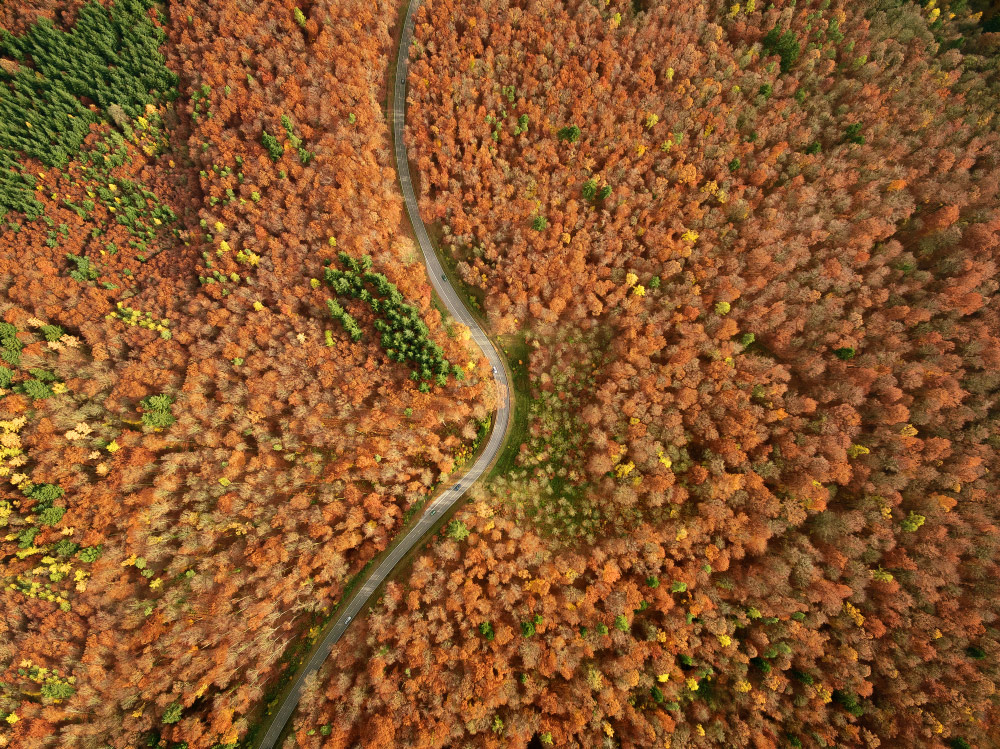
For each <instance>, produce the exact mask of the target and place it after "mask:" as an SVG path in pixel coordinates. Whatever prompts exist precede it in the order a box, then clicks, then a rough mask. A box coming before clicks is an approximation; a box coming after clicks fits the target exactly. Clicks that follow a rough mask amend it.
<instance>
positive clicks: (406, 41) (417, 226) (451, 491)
mask: <svg viewBox="0 0 1000 749" xmlns="http://www.w3.org/2000/svg"><path fill="white" fill-rule="evenodd" d="M419 4H420V0H410V4H409V7H408V8H407V9H406V20H405V21H404V22H403V29H402V33H401V35H400V38H399V50H398V54H397V60H396V85H395V87H394V89H393V96H392V132H393V141H394V142H395V151H396V168H397V170H398V172H399V184H400V187H401V188H402V190H403V199H404V200H405V201H406V210H407V212H408V213H409V215H410V224H411V225H412V226H413V231H414V233H415V234H416V237H417V242H418V243H419V244H420V250H421V252H423V254H424V263H425V264H426V266H427V273H428V275H429V277H430V281H431V285H433V287H434V290H435V291H436V292H437V293H438V296H439V297H441V300H442V301H443V302H444V304H445V306H446V307H447V308H448V311H449V312H450V313H451V316H452V317H453V318H454V319H455V320H456V321H458V322H460V323H462V324H463V325H465V326H467V327H468V328H469V331H470V333H471V334H472V339H473V340H474V341H475V342H476V345H477V346H478V347H479V348H480V350H481V351H482V352H483V354H484V355H485V356H486V358H487V359H489V361H490V364H491V366H492V367H493V372H494V379H495V380H496V384H497V392H498V394H499V397H498V401H499V404H498V408H497V412H496V416H495V417H494V420H493V430H492V431H491V432H490V439H489V441H488V442H487V443H486V447H485V448H484V449H483V451H482V453H480V455H479V457H478V458H477V460H476V462H475V463H474V464H473V465H472V467H471V468H469V470H468V471H467V472H466V474H465V475H464V476H463V477H462V478H461V479H460V480H459V481H458V483H456V484H454V485H452V486H449V487H448V488H446V489H445V490H444V491H443V492H441V494H439V495H438V496H437V498H435V499H434V501H433V502H431V503H430V504H429V505H428V506H427V507H426V508H425V510H424V513H423V515H421V517H420V519H419V520H418V521H417V522H416V523H414V524H413V526H412V527H411V528H410V529H409V530H408V531H407V532H406V535H405V536H403V538H402V539H401V541H400V543H399V544H397V545H396V546H395V547H394V548H393V549H392V551H391V552H389V553H388V554H387V555H386V556H385V557H384V558H383V559H382V560H381V561H380V562H379V564H378V566H377V567H376V568H375V571H374V572H372V573H371V574H370V575H369V577H368V579H367V580H365V582H364V584H363V585H362V586H361V587H360V588H359V589H358V591H357V593H356V594H355V595H354V596H353V598H351V600H350V602H349V603H348V605H347V606H346V607H345V608H344V610H343V611H341V613H340V616H339V617H338V618H337V620H336V622H334V624H333V626H332V627H330V628H329V629H327V630H326V632H325V633H324V635H323V638H322V640H320V642H319V644H318V645H317V646H316V647H315V648H314V649H313V651H312V654H311V655H310V657H309V660H308V661H306V662H305V663H304V664H303V665H302V666H301V667H300V668H299V672H298V674H296V676H295V681H294V682H293V683H292V685H291V687H290V688H288V689H287V690H286V692H285V696H284V699H283V700H282V702H281V703H280V704H279V705H278V706H277V708H276V709H275V711H274V713H273V717H272V719H271V722H270V724H269V725H268V728H267V730H266V731H265V732H264V735H263V736H262V738H261V739H260V741H259V742H258V743H257V747H258V749H272V747H274V745H275V742H277V740H278V737H279V736H280V735H281V732H282V730H283V729H284V727H285V724H286V723H287V722H288V719H289V718H290V717H291V715H292V712H293V711H294V710H295V707H296V705H298V702H299V697H300V695H301V693H302V684H303V682H304V680H305V678H306V677H307V676H308V675H309V674H311V673H313V672H314V671H316V670H318V669H319V667H320V666H322V665H323V662H324V661H325V660H326V659H327V656H329V655H330V651H331V650H332V649H333V646H334V645H335V644H336V643H337V641H338V640H339V639H340V637H341V636H342V635H343V634H344V631H345V630H346V629H347V627H348V625H349V624H350V622H352V621H353V620H354V617H356V616H357V615H358V612H360V611H361V609H363V608H364V606H365V604H367V603H368V600H369V598H371V596H372V594H373V593H374V592H375V590H376V589H377V588H378V586H379V585H381V584H382V582H383V581H384V580H385V579H386V577H388V576H389V574H390V573H391V572H392V570H393V568H395V566H396V565H397V564H399V562H400V560H402V559H403V557H405V556H406V554H407V553H408V552H409V551H410V550H411V549H412V548H413V547H415V546H417V545H419V544H420V543H421V542H422V541H423V540H424V538H425V536H426V535H427V534H428V533H429V532H430V530H431V528H432V527H433V525H434V523H435V522H436V521H437V520H438V519H439V518H440V517H441V515H442V514H444V513H445V512H447V511H448V509H449V508H450V507H451V506H452V505H453V504H455V503H456V502H457V501H458V500H459V499H460V498H461V497H462V495H463V494H464V493H465V492H466V490H468V488H469V487H470V486H471V485H472V484H473V483H474V482H476V481H477V480H478V479H479V477H480V476H482V475H483V474H484V473H485V472H486V471H487V470H488V469H489V467H490V465H491V464H492V463H493V461H494V459H495V458H496V457H497V455H499V454H500V450H501V449H502V448H503V445H504V440H505V438H506V436H507V426H508V424H509V422H510V413H511V402H510V380H509V377H508V373H507V368H506V366H505V364H504V360H503V359H502V357H501V356H500V353H499V351H498V350H497V348H496V347H495V346H494V345H493V343H492V342H491V341H490V339H489V337H488V336H487V335H486V333H485V332H484V331H483V329H482V328H481V327H479V323H478V322H477V321H476V319H475V318H474V317H473V316H472V314H471V313H470V312H469V310H468V309H466V307H465V304H464V303H463V301H462V298H461V296H460V295H459V292H458V291H456V290H455V288H454V287H452V286H451V284H450V283H448V281H447V280H445V278H446V277H445V272H444V269H443V268H442V267H441V262H440V261H439V260H438V258H437V255H436V254H435V253H434V248H433V246H432V245H431V240H430V237H429V236H428V234H427V227H426V226H424V222H423V221H422V220H421V218H420V212H419V211H418V209H417V198H416V196H415V195H414V194H413V184H412V183H411V182H410V166H409V163H408V162H407V158H406V146H405V144H404V142H403V130H404V125H405V108H406V75H407V71H408V68H409V54H408V50H409V49H410V42H411V41H412V39H413V14H414V13H415V12H416V9H417V6H419Z"/></svg>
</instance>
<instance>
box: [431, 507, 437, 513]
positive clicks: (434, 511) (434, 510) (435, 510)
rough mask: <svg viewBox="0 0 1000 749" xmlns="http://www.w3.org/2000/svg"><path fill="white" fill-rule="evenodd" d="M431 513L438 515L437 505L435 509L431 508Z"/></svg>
mask: <svg viewBox="0 0 1000 749" xmlns="http://www.w3.org/2000/svg"><path fill="white" fill-rule="evenodd" d="M430 514H431V515H437V507H435V508H434V509H433V510H431V512H430Z"/></svg>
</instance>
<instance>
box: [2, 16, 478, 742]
mask: <svg viewBox="0 0 1000 749" xmlns="http://www.w3.org/2000/svg"><path fill="white" fill-rule="evenodd" d="M29 5H31V3H29ZM396 10H397V9H396V7H395V6H394V5H390V4H387V3H371V2H337V3H334V2H314V3H312V4H311V5H310V6H309V8H308V9H302V10H300V9H297V8H296V7H295V5H294V3H292V2H264V3H256V2H254V3H243V2H240V3H201V2H193V1H192V2H187V3H180V2H179V3H166V4H164V5H159V4H157V5H154V4H153V3H152V2H150V1H149V0H113V1H112V2H106V3H102V4H100V5H99V4H97V3H93V2H91V3H87V4H84V3H78V2H68V3H51V2H44V3H38V4H37V5H36V6H35V7H34V8H26V7H25V5H24V4H23V3H19V2H17V3H15V2H4V3H0V28H2V30H0V248H2V249H0V289H2V293H0V344H2V349H0V357H2V360H3V361H2V362H0V481H2V484H0V526H2V527H0V560H2V562H0V579H2V585H0V747H16V748H17V749H22V748H24V749H28V748H33V747H60V748H62V747H105V746H111V747H116V748H122V749H124V748H126V747H137V746H146V745H147V742H152V743H149V745H154V744H155V743H156V742H157V741H160V742H162V745H163V746H171V747H180V746H188V747H191V748H192V749H193V748H194V747H211V746H216V745H226V746H235V745H236V742H237V741H238V740H241V739H243V738H244V737H246V735H247V733H248V730H249V729H250V727H251V724H253V723H254V722H255V721H256V720H257V717H258V716H259V714H260V711H261V709H262V708H263V705H264V702H265V698H266V697H267V696H268V695H269V692H270V691H271V690H272V689H273V688H274V687H275V686H276V685H277V684H278V683H279V677H280V674H281V673H282V670H283V669H284V668H285V666H284V664H283V661H282V659H283V657H285V656H286V655H290V654H291V652H292V651H291V648H292V647H293V646H295V645H296V644H299V643H302V642H303V640H304V637H305V635H306V631H307V630H308V629H309V628H310V627H313V626H317V625H318V624H319V623H320V622H321V620H322V618H323V616H324V614H326V613H328V612H330V611H333V609H334V606H335V605H336V604H337V603H338V602H339V601H340V599H341V597H342V596H343V594H344V592H345V587H346V586H347V585H348V583H349V581H350V580H351V579H352V577H353V576H355V575H356V573H358V572H359V571H360V570H361V569H362V568H363V567H364V565H365V564H366V562H368V560H370V559H372V558H373V557H374V556H375V555H376V554H377V553H378V552H379V551H380V550H381V549H383V548H384V547H385V546H386V544H387V543H388V541H389V540H390V539H391V538H392V537H393V536H395V535H396V533H398V532H399V531H400V529H401V528H402V526H403V524H404V521H405V519H406V517H407V516H408V515H411V514H412V513H413V512H415V511H416V510H417V509H418V508H419V506H420V505H421V503H422V502H423V501H425V500H426V498H427V496H428V495H429V493H430V492H431V490H432V487H433V486H434V485H435V484H437V483H438V482H439V481H441V480H442V478H446V477H447V475H448V474H450V473H452V472H453V471H454V470H455V469H456V467H458V465H459V464H460V463H461V461H462V460H464V459H466V458H465V456H467V454H468V452H469V450H470V449H471V447H472V445H473V443H474V442H475V439H476V436H477V434H479V433H480V432H481V426H482V423H483V422H484V420H486V419H487V418H488V417H489V413H490V410H491V406H492V399H493V397H494V396H493V391H492V385H491V382H492V381H491V378H490V377H489V368H488V366H487V365H486V362H485V360H483V361H479V358H478V354H476V355H473V354H472V353H470V352H471V351H472V349H470V347H469V344H468V342H467V341H466V340H465V331H463V330H461V329H460V327H459V326H454V325H451V324H450V323H449V324H445V323H444V322H443V321H442V318H441V315H440V314H439V312H438V311H437V310H436V309H435V308H434V306H433V305H432V300H431V292H430V287H429V285H428V284H427V281H426V278H425V275H424V268H423V265H422V264H421V263H419V262H418V260H419V252H418V251H417V250H416V248H415V246H414V245H413V244H412V243H411V242H410V241H409V240H408V239H407V238H406V236H405V234H404V233H403V231H402V229H401V226H400V219H401V215H402V214H401V211H402V201H401V200H400V197H399V194H398V191H397V189H396V187H395V169H394V166H393V163H392V161H391V159H390V155H389V150H388V130H387V128H386V124H385V120H384V113H383V109H382V107H383V100H384V94H385V85H386V79H385V76H386V72H387V70H388V61H389V54H390V53H391V51H392V49H391V39H390V35H389V27H390V25H391V24H393V23H395V17H396ZM279 38H280V39H281V40H282V41H281V43H280V44H276V43H275V41H274V40H275V39H279ZM67 60H72V65H69V66H67V65H66V61H67ZM345 263H346V264H347V266H349V265H350V263H354V264H356V265H357V267H358V268H362V267H363V268H364V273H363V274H359V277H358V279H357V283H356V284H355V285H354V286H352V287H351V288H350V289H346V290H338V289H337V288H334V286H333V285H332V284H331V282H330V281H329V278H330V275H331V273H333V271H334V269H341V270H343V269H344V268H345ZM342 292H343V293H342ZM348 292H349V293H348ZM368 296H372V297H373V298H377V299H379V300H381V302H380V305H379V306H378V312H377V313H376V311H375V309H374V308H373V307H372V306H371V305H366V304H365V303H364V302H365V301H367V297H368ZM334 309H339V310H340V314H339V315H332V314H331V312H332V311H333V310H334ZM348 319H349V320H350V321H351V322H352V324H353V326H354V328H355V329H356V331H355V330H353V329H352V330H349V329H348V328H347V327H346V321H347V320H348ZM383 327H386V328H387V330H385V331H383ZM383 335H388V336H389V337H390V338H389V339H386V340H383ZM393 336H397V337H399V340H400V341H402V342H401V343H400V342H395V343H394V342H393V339H392V337H393ZM386 343H389V344H390V345H389V346H387V345H386ZM481 378H482V379H481Z"/></svg>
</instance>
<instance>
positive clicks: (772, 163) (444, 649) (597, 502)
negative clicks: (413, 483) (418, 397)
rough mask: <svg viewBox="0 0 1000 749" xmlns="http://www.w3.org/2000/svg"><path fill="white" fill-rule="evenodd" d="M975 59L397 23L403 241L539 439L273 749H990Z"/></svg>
mask: <svg viewBox="0 0 1000 749" xmlns="http://www.w3.org/2000/svg"><path fill="white" fill-rule="evenodd" d="M984 10H986V13H983V11H984ZM991 12H992V13H993V14H994V15H990V13H991ZM997 32H1000V21H997V19H996V17H995V8H994V9H990V8H985V5H980V6H978V7H977V6H976V5H975V4H974V3H968V4H967V3H965V2H962V1H959V2H936V3H935V2H933V1H927V2H922V3H912V2H897V1H896V0H865V1H861V2H846V1H844V0H841V1H839V2H838V0H799V2H775V3H768V2H762V1H761V0H756V2H755V0H747V1H746V2H744V1H742V0H741V1H740V2H734V1H733V0H727V2H724V3H723V2H716V1H712V0H701V1H696V0H691V1H690V2H668V1H666V0H664V1H661V2H656V1H653V2H645V1H637V2H617V1H614V0H612V1H610V2H605V1H603V0H597V1H591V0H586V1H584V0H535V1H531V0H529V1H528V2H516V1H512V0H474V1H473V2H470V3H456V2H452V1H451V0H425V2H423V3H421V6H420V8H419V10H418V12H417V17H416V32H415V42H414V44H413V45H412V47H411V48H410V50H409V51H408V52H409V55H410V75H409V94H408V95H409V108H408V112H407V137H408V143H409V147H410V158H411V160H412V161H413V163H414V164H415V165H416V167H417V168H418V171H419V175H420V197H421V211H422V214H423V218H424V220H425V221H427V222H429V223H432V224H433V225H434V226H435V227H436V234H437V236H438V237H439V238H440V242H441V245H442V247H443V248H444V250H445V252H446V254H447V255H448V257H449V258H450V259H451V261H452V266H453V268H454V271H455V273H456V275H457V276H458V277H460V279H461V280H462V281H463V282H464V284H465V288H466V293H467V294H469V295H470V297H471V298H472V299H474V300H475V301H476V302H477V303H478V304H480V305H481V310H482V313H483V316H484V318H485V319H486V320H487V321H488V322H489V325H490V327H491V328H492V330H493V331H494V332H495V333H497V334H499V335H500V336H501V337H502V340H504V341H505V345H506V347H507V350H508V358H509V360H510V364H511V367H512V369H513V370H514V375H515V383H516V382H517V381H518V378H519V377H520V378H521V381H522V385H523V387H524V388H525V390H524V392H526V393H527V394H528V395H527V397H526V399H525V400H526V409H527V410H526V412H525V421H524V426H523V429H521V431H520V432H515V434H514V435H513V438H514V445H513V451H514V452H513V455H512V457H511V462H510V465H509V468H508V470H505V471H503V472H502V473H500V474H498V475H495V476H494V478H493V479H492V480H491V481H490V482H489V483H488V484H486V485H484V486H481V487H477V489H476V490H475V491H474V492H473V494H472V502H471V503H470V504H469V505H468V506H467V507H466V508H464V509H463V510H462V511H461V512H459V513H458V514H457V515H456V516H455V517H454V519H453V520H452V521H451V523H450V524H449V525H448V526H447V528H446V529H444V530H443V532H442V533H441V534H439V536H438V537H437V538H436V539H435V541H434V542H433V543H432V544H430V546H429V547H428V549H427V550H426V551H425V553H424V554H423V555H421V556H420V557H419V558H418V559H416V560H415V561H414V563H413V565H412V567H411V568H410V571H409V573H408V575H407V576H406V577H405V578H404V577H401V578H399V579H397V580H395V581H393V582H392V583H390V584H389V585H388V586H387V588H386V590H385V592H384V595H383V596H382V599H381V601H379V602H377V604H376V605H375V606H374V607H373V612H372V614H371V615H370V616H369V617H368V618H367V619H366V620H364V621H362V622H360V624H361V626H360V627H358V628H357V629H356V630H353V629H352V630H350V631H349V632H348V634H347V637H346V638H345V639H344V640H343V641H341V644H340V645H339V646H338V647H337V648H336V649H335V650H334V653H333V656H332V658H331V660H330V661H329V662H328V663H327V665H326V667H325V668H324V670H323V671H322V672H321V674H320V677H319V678H318V679H317V680H316V681H315V682H314V683H313V684H312V686H311V688H310V690H309V691H308V693H307V695H306V698H305V699H304V700H303V702H302V703H301V705H300V710H299V713H298V716H297V717H296V718H295V719H294V728H295V737H294V741H292V740H289V742H287V743H286V744H285V746H286V747H289V746H299V747H310V748H313V747H321V746H322V747H352V746H364V747H381V746H413V747H525V746H529V747H544V746H556V747H588V748H590V747H609V748H610V747H673V748H675V749H676V748H679V747H726V748H731V747H879V746H881V747H933V748H935V749H936V748H939V747H951V748H956V749H961V748H968V747H977V748H978V749H989V748H991V747H996V746H998V745H1000V744H998V738H997V737H998V736H1000V724H998V717H1000V716H998V703H997V700H998V696H997V686H998V683H1000V682H998V680H1000V673H998V671H997V662H998V660H997V655H998V643H997V635H998V631H997V624H998V622H997V616H998V608H997V600H998V596H1000V590H998V588H997V580H998V572H1000V570H998V567H997V560H998V554H997V552H998V549H997V543H998V500H997V496H998V492H997V489H998V486H997V482H996V475H997V471H998V468H1000V466H998V457H997V456H998V450H997V448H998V447H1000V436H998V435H1000V432H998V422H997V415H998V402H997V392H998V390H997V389H998V385H1000V374H998V367H1000V340H998V336H1000V318H998V309H1000V307H998V305H1000V296H998V294H997V289H998V282H997V260H998V253H1000V233H998V232H1000V195H998V189H1000V160H998V157H1000V150H998V124H1000V123H998V121H997V113H998V112H1000V101H998V94H1000V75H998V72H1000V70H998V64H997V52H998V48H1000V33H997ZM519 362H523V365H524V367H523V371H521V370H519V369H518V364H519Z"/></svg>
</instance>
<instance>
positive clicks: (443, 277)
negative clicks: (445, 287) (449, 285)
mask: <svg viewBox="0 0 1000 749" xmlns="http://www.w3.org/2000/svg"><path fill="white" fill-rule="evenodd" d="M441 280H442V281H447V280H448V277H447V276H446V275H445V274H444V273H442V274H441Z"/></svg>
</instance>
